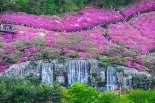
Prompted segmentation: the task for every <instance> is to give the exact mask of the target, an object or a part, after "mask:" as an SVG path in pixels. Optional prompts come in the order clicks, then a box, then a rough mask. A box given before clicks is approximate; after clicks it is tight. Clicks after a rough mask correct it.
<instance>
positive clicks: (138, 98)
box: [129, 90, 155, 103]
mask: <svg viewBox="0 0 155 103" xmlns="http://www.w3.org/2000/svg"><path fill="white" fill-rule="evenodd" d="M129 99H130V100H131V101H133V102H134V103H155V91H153V90H152V91H151V90H147V91H144V90H134V91H130V93H129Z"/></svg>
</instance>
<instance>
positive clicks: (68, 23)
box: [0, 7, 123, 31]
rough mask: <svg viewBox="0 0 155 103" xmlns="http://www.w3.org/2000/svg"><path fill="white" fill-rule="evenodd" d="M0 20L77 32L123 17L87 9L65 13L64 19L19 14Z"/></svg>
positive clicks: (112, 12)
mask: <svg viewBox="0 0 155 103" xmlns="http://www.w3.org/2000/svg"><path fill="white" fill-rule="evenodd" d="M0 20H1V21H6V22H14V23H17V24H22V25H27V26H33V27H36V28H44V29H48V30H58V31H75V30H81V29H84V28H89V27H92V26H96V25H99V24H104V23H108V22H116V21H121V20H123V17H122V15H121V14H119V13H118V12H115V11H113V10H107V9H97V8H93V7H85V8H83V9H82V10H81V11H80V12H79V14H78V13H77V12H73V13H70V14H69V13H65V14H64V15H63V17H59V16H44V15H40V16H37V15H32V14H26V13H23V12H17V13H12V14H11V15H8V16H6V17H3V18H1V19H0Z"/></svg>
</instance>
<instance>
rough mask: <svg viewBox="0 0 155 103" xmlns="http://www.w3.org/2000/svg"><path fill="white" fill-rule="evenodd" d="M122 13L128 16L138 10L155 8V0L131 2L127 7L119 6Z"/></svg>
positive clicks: (143, 10)
mask: <svg viewBox="0 0 155 103" xmlns="http://www.w3.org/2000/svg"><path fill="white" fill-rule="evenodd" d="M118 10H119V11H120V12H122V14H123V15H124V16H125V17H126V18H128V17H129V16H131V15H134V14H136V13H138V12H145V11H148V10H155V0H142V2H140V3H137V4H131V5H129V6H127V7H125V8H118Z"/></svg>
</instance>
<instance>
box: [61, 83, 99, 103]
mask: <svg viewBox="0 0 155 103" xmlns="http://www.w3.org/2000/svg"><path fill="white" fill-rule="evenodd" d="M97 95H98V92H97V90H96V88H94V87H86V85H85V84H84V83H83V84H81V85H80V84H79V83H77V82H76V83H74V84H73V85H72V86H70V87H69V88H68V90H64V92H63V94H62V96H63V99H64V101H67V102H68V103H91V102H92V101H94V100H95V98H97Z"/></svg>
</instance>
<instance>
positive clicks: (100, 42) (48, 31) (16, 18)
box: [0, 0, 155, 71]
mask: <svg viewBox="0 0 155 103" xmlns="http://www.w3.org/2000/svg"><path fill="white" fill-rule="evenodd" d="M144 3H145V4H144ZM154 5H155V2H154V0H151V1H149V0H148V1H145V2H143V3H140V4H133V5H130V6H129V7H125V8H123V9H122V8H121V9H120V8H119V9H120V12H121V13H119V12H117V11H114V10H107V9H104V8H102V9H101V8H100V9H99V8H94V7H85V8H83V9H82V10H80V11H79V12H73V13H65V14H64V15H63V16H56V15H54V16H45V15H40V16H37V15H32V14H26V13H23V12H13V13H10V14H7V15H5V14H3V16H1V18H0V20H1V21H3V22H4V21H5V22H8V23H15V30H16V34H15V35H14V36H13V38H12V34H11V33H8V32H7V33H6V32H0V33H1V35H0V71H3V70H6V69H7V68H8V67H9V66H11V65H13V64H17V63H21V62H25V61H31V60H41V59H54V58H60V57H61V58H62V57H63V58H79V57H83V58H94V59H99V60H101V61H102V62H110V63H115V64H121V65H125V66H127V67H130V68H136V69H138V70H139V71H144V70H149V69H151V70H154V61H155V60H154V59H155V55H154V53H152V52H154V49H155V12H154V11H153V10H154V9H155V8H154V7H155V6H154ZM135 8H136V10H134V9H135ZM147 10H150V11H149V12H147V13H143V14H141V15H139V16H138V17H136V18H133V19H130V20H129V21H126V22H122V21H125V20H126V18H128V17H129V16H131V15H134V14H136V13H137V12H144V11H147ZM103 25H104V27H102V26H103ZM107 25H108V26H107ZM69 31H70V32H69ZM73 31H74V32H73Z"/></svg>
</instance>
